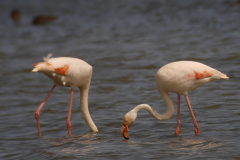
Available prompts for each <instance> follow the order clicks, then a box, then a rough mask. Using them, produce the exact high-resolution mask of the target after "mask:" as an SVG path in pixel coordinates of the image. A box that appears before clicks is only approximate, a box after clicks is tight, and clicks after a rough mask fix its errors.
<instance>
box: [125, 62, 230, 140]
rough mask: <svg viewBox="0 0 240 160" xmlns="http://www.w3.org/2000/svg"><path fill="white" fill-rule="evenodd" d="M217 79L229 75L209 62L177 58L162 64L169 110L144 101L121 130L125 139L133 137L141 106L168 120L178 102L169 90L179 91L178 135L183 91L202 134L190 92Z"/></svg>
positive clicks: (160, 85) (161, 83)
mask: <svg viewBox="0 0 240 160" xmlns="http://www.w3.org/2000/svg"><path fill="white" fill-rule="evenodd" d="M215 79H228V77H227V76H226V75H225V74H223V73H221V72H219V71H217V70H216V69H213V68H211V67H209V66H207V65H205V64H202V63H199V62H194V61H177V62H172V63H169V64H166V65H165V66H163V67H162V68H160V69H159V70H158V72H157V75H156V85H157V89H158V91H159V93H160V95H161V97H162V98H163V100H164V102H165V103H166V106H167V112H166V113H165V114H163V115H161V114H159V113H157V112H156V111H155V110H154V109H153V108H152V107H150V106H149V105H148V104H140V105H138V106H136V107H135V108H134V109H132V110H131V111H129V112H128V113H127V114H126V115H125V116H124V119H123V125H122V128H121V134H122V135H123V137H124V138H125V139H128V138H129V135H128V131H129V127H130V126H131V125H132V124H133V122H134V121H135V120H136V118H137V113H138V112H139V111H140V110H141V109H145V110H147V111H148V112H149V113H150V114H151V115H152V116H153V117H154V118H156V119H157V120H159V121H164V120H168V119H170V118H171V117H172V115H173V113H174V104H173V101H172V100H171V98H170V97H169V94H168V93H169V92H173V93H176V94H177V95H178V114H177V129H176V131H175V135H176V136H178V135H179V134H180V132H181V126H180V95H184V96H185V99H186V101H187V104H188V108H189V111H190V113H191V116H192V119H193V123H194V131H195V134H196V135H199V127H198V124H197V121H196V118H195V116H194V113H193V111H192V107H191V104H190V101H189V98H188V93H189V92H191V91H192V90H194V89H196V88H198V87H200V86H201V85H203V84H205V83H208V82H210V81H212V80H215Z"/></svg>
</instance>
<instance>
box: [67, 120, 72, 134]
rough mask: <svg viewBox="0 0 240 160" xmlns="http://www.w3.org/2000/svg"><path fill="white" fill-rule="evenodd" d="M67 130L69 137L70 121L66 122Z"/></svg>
mask: <svg viewBox="0 0 240 160" xmlns="http://www.w3.org/2000/svg"><path fill="white" fill-rule="evenodd" d="M67 129H68V135H69V136H70V135H71V123H70V121H67Z"/></svg>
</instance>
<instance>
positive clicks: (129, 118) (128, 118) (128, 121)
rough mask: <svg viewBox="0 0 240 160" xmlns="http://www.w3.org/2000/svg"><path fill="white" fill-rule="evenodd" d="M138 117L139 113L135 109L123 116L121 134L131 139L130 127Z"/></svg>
mask: <svg viewBox="0 0 240 160" xmlns="http://www.w3.org/2000/svg"><path fill="white" fill-rule="evenodd" d="M136 118H137V113H135V112H134V110H131V111H129V112H128V113H127V114H126V115H125V116H124V118H123V124H122V128H121V134H122V136H123V137H124V138H125V139H129V135H128V131H129V127H130V126H131V125H132V124H133V122H134V121H135V119H136Z"/></svg>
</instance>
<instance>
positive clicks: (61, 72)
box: [32, 56, 92, 88]
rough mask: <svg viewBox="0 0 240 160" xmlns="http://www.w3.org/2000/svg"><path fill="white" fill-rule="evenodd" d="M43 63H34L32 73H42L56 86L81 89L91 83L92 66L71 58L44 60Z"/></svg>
mask: <svg viewBox="0 0 240 160" xmlns="http://www.w3.org/2000/svg"><path fill="white" fill-rule="evenodd" d="M44 59H45V62H39V63H35V64H33V65H35V68H34V69H33V70H32V72H42V73H44V74H45V75H46V76H48V77H50V78H51V79H52V80H53V81H54V83H55V85H56V86H66V87H71V88H75V87H81V86H84V85H85V84H86V83H87V82H89V81H91V77H92V66H91V65H89V64H88V63H86V62H85V61H83V60H81V59H78V58H72V57H57V58H51V57H49V56H48V57H47V58H44Z"/></svg>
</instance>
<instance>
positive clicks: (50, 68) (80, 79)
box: [32, 55, 98, 137]
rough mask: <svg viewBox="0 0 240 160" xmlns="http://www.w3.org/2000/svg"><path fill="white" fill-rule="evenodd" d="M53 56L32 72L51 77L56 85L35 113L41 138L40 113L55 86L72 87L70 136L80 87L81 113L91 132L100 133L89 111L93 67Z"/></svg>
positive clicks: (68, 119) (71, 59) (79, 60)
mask: <svg viewBox="0 0 240 160" xmlns="http://www.w3.org/2000/svg"><path fill="white" fill-rule="evenodd" d="M51 56H52V55H48V56H47V57H46V58H44V62H38V63H35V64H33V65H34V66H35V68H34V69H33V70H32V72H42V73H44V74H45V75H46V76H48V77H50V78H51V79H52V80H53V82H54V85H53V87H52V89H51V90H50V92H49V93H48V95H47V97H46V98H45V99H44V101H43V102H42V103H41V105H40V106H39V108H38V109H37V110H36V112H35V116H36V120H37V125H38V133H39V137H41V130H40V122H39V116H40V111H41V109H42V107H43V105H44V104H45V102H46V101H47V99H48V97H49V96H50V94H51V93H52V91H53V89H54V88H55V86H65V87H71V97H70V104H69V111H68V118H67V128H68V134H69V135H71V123H70V117H71V108H72V99H73V94H74V88H75V87H78V88H79V90H80V93H81V111H82V114H83V118H84V120H85V121H86V123H87V125H88V126H89V128H90V130H91V131H95V132H96V131H98V129H97V127H96V126H95V124H94V122H93V120H92V118H91V116H90V114H89V110H88V92H89V87H90V83H91V78H92V66H91V65H89V64H88V63H86V62H84V61H83V60H81V59H78V58H71V57H58V58H52V57H51Z"/></svg>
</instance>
